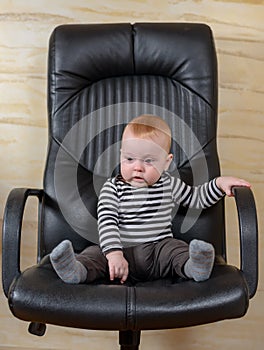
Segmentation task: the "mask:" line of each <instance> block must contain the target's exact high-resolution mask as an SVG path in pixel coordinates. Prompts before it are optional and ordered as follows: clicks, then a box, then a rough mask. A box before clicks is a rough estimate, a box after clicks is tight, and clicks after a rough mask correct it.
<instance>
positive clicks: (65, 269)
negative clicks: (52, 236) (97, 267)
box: [50, 240, 87, 284]
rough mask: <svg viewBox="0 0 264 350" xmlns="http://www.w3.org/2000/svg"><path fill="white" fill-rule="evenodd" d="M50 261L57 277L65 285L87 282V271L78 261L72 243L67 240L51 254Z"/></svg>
mask: <svg viewBox="0 0 264 350" xmlns="http://www.w3.org/2000/svg"><path fill="white" fill-rule="evenodd" d="M50 261H51V264H52V266H53V268H54V270H55V271H56V273H57V275H58V276H59V277H60V279H62V280H63V281H64V282H65V283H71V284H78V283H82V282H84V281H85V280H86V277H87V270H86V268H85V267H84V266H83V264H82V263H80V262H79V261H78V260H76V257H75V254H74V250H73V247H72V244H71V242H70V241H68V240H65V241H63V242H61V243H60V244H59V245H57V247H55V248H54V249H53V251H52V252H51V254H50Z"/></svg>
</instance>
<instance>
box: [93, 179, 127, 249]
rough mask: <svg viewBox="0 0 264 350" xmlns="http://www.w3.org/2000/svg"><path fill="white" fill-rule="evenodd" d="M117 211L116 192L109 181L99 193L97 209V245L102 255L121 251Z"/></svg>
mask: <svg viewBox="0 0 264 350" xmlns="http://www.w3.org/2000/svg"><path fill="white" fill-rule="evenodd" d="M118 210H119V200H118V196H117V191H116V188H115V185H114V184H113V183H112V182H111V181H110V180H109V181H107V182H106V183H105V184H104V186H103V188H102V190H101V192H100V196H99V201H98V207H97V214H98V230H99V243H100V247H101V249H102V251H103V253H106V252H107V251H110V250H121V249H123V246H122V243H121V240H120V233H119V228H118Z"/></svg>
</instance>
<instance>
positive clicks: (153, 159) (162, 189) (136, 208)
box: [50, 115, 250, 283]
mask: <svg viewBox="0 0 264 350" xmlns="http://www.w3.org/2000/svg"><path fill="white" fill-rule="evenodd" d="M170 147H171V130H170V128H169V126H168V125H167V123H166V122H165V121H164V120H163V119H161V118H160V117H156V116H152V115H141V116H139V117H136V118H134V119H133V120H132V121H131V122H130V123H129V124H128V125H127V126H126V128H125V130H124V132H123V136H122V144H121V171H120V174H119V175H117V176H115V177H113V178H110V179H108V180H107V181H106V183H105V184H104V186H103V187H102V190H101V192H100V196H99V201H98V232H99V242H100V245H99V246H98V245H93V246H89V247H87V248H86V249H84V251H82V252H81V253H80V254H76V255H75V254H74V251H73V247H72V244H71V242H70V241H68V240H65V241H63V242H61V243H60V244H59V245H58V246H57V247H55V248H54V250H53V251H52V252H51V254H50V260H51V263H52V266H53V268H54V269H55V271H56V273H57V275H58V276H59V277H60V278H61V279H62V280H63V281H64V282H66V283H91V282H93V281H95V280H97V279H101V278H109V279H110V280H111V281H113V280H114V279H119V280H120V282H121V283H124V282H125V281H126V280H127V278H128V276H129V279H130V280H131V281H133V282H138V281H146V280H154V279H159V278H165V277H172V278H173V277H176V276H179V277H182V278H186V279H193V280H195V281H197V282H200V281H204V280H206V279H208V278H209V277H210V275H211V272H212V268H213V265H214V257H215V254H214V248H213V246H212V245H211V244H210V243H207V242H204V241H201V240H197V239H194V240H192V241H191V242H190V244H189V245H188V244H187V243H186V242H184V241H182V240H179V239H175V238H174V237H173V234H172V229H171V221H172V210H173V207H174V206H175V204H176V205H183V206H185V207H190V208H197V209H205V208H208V207H210V206H212V205H214V204H215V203H216V202H218V201H219V200H220V199H221V198H222V197H223V196H224V195H225V194H226V195H227V196H232V187H233V186H247V187H250V184H249V183H248V182H246V181H244V180H242V179H238V178H234V177H223V176H222V177H218V178H215V179H213V180H211V181H209V182H208V183H205V184H203V185H201V186H197V187H195V186H189V185H187V184H186V183H184V182H183V181H182V180H181V179H179V178H174V177H172V176H171V175H170V174H169V173H168V172H167V170H168V168H169V166H170V163H171V162H172V159H173V155H172V154H171V153H170Z"/></svg>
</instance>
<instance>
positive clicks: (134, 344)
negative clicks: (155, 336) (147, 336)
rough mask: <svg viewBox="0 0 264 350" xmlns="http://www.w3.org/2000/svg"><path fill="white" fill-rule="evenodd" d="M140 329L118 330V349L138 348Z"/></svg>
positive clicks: (135, 349) (134, 349) (136, 349)
mask: <svg viewBox="0 0 264 350" xmlns="http://www.w3.org/2000/svg"><path fill="white" fill-rule="evenodd" d="M140 335H141V331H120V332H119V344H120V350H138V349H139V344H140Z"/></svg>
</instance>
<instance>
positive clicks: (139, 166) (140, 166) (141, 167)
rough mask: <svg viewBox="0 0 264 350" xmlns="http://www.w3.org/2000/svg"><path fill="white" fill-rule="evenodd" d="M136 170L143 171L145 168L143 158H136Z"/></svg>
mask: <svg viewBox="0 0 264 350" xmlns="http://www.w3.org/2000/svg"><path fill="white" fill-rule="evenodd" d="M134 170H136V171H143V170H144V162H143V161H142V160H141V159H136V161H135V163H134Z"/></svg>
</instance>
